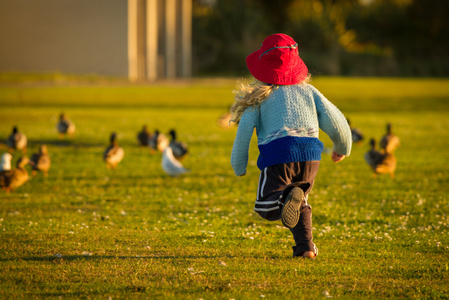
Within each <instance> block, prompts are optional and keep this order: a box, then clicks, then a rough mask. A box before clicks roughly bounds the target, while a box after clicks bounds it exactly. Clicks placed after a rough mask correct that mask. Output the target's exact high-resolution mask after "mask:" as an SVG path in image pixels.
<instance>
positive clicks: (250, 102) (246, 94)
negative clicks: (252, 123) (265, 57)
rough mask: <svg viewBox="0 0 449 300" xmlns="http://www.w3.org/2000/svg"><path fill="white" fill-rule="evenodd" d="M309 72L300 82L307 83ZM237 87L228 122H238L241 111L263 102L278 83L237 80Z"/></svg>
mask: <svg viewBox="0 0 449 300" xmlns="http://www.w3.org/2000/svg"><path fill="white" fill-rule="evenodd" d="M310 77H311V76H310V74H308V75H307V77H306V78H305V79H304V80H303V81H302V82H301V83H307V82H309V81H310ZM237 85H238V87H239V89H238V90H235V91H234V94H235V97H234V99H235V102H234V104H233V105H232V106H231V114H232V117H231V120H230V121H229V123H230V122H235V123H237V124H238V123H239V122H240V118H241V117H242V115H243V112H244V111H245V109H247V108H248V107H257V106H259V105H260V104H261V103H262V102H264V101H265V100H266V99H267V98H268V96H270V95H271V93H272V92H273V91H275V90H276V89H277V88H278V87H279V85H276V84H268V83H265V82H262V81H260V80H257V79H256V80H255V82H254V83H248V82H246V81H245V80H239V81H238V82H237Z"/></svg>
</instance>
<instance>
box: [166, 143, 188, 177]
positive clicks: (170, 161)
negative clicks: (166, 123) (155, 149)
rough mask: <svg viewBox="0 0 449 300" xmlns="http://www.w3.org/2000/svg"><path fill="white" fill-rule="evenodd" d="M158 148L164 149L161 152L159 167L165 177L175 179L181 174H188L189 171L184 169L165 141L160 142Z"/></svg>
mask: <svg viewBox="0 0 449 300" xmlns="http://www.w3.org/2000/svg"><path fill="white" fill-rule="evenodd" d="M160 147H161V148H163V149H164V150H163V151H162V162H161V166H162V169H163V170H164V172H165V173H166V174H167V175H169V176H171V177H177V176H179V175H181V174H185V173H188V172H190V170H189V169H186V168H184V166H183V165H182V163H181V162H180V161H179V160H178V159H176V157H175V156H174V155H173V149H172V148H171V147H170V145H169V143H168V142H167V141H162V143H161V145H160Z"/></svg>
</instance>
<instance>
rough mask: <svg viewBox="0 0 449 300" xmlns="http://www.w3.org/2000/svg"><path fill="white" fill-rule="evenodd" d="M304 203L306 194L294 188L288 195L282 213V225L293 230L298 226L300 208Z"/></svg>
mask: <svg viewBox="0 0 449 300" xmlns="http://www.w3.org/2000/svg"><path fill="white" fill-rule="evenodd" d="M303 202H304V192H303V190H302V189H300V188H299V187H294V188H292V189H291V191H290V193H288V196H287V198H286V199H285V202H284V207H283V208H282V212H281V220H282V224H284V226H285V227H287V228H293V227H295V226H296V224H298V221H299V216H300V208H301V205H302V203H303Z"/></svg>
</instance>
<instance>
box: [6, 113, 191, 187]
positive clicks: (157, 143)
mask: <svg viewBox="0 0 449 300" xmlns="http://www.w3.org/2000/svg"><path fill="white" fill-rule="evenodd" d="M56 128H57V131H58V133H59V135H60V138H64V137H66V136H73V134H74V133H75V130H76V127H75V124H74V123H73V122H72V121H71V120H69V119H68V118H67V116H66V115H65V114H64V113H62V114H60V116H59V121H58V124H57V126H56ZM169 136H170V138H168V137H167V136H166V135H165V134H163V133H160V132H159V131H158V130H156V131H155V132H154V133H150V132H149V131H148V129H147V127H146V126H145V125H144V126H143V128H142V130H141V131H140V132H138V134H137V140H138V143H139V145H140V146H142V147H148V148H149V149H150V151H151V152H152V153H157V152H160V153H162V160H161V166H162V169H163V170H164V171H165V173H167V174H168V175H170V176H178V175H180V174H183V173H187V172H189V171H190V170H189V169H186V168H184V167H183V165H182V163H181V160H183V159H184V158H185V157H186V156H187V154H188V146H187V144H186V143H185V142H181V141H178V140H177V136H176V131H175V130H174V129H172V130H170V132H169ZM27 144H28V140H27V137H26V135H25V134H24V133H23V132H20V131H19V130H18V128H17V126H14V127H13V129H12V132H11V134H10V135H9V137H8V138H7V140H6V146H7V147H8V152H5V153H3V154H2V156H1V161H0V188H1V189H3V190H5V191H6V192H7V193H9V192H10V191H13V190H14V189H16V188H18V187H19V186H21V185H23V184H24V183H26V182H27V181H28V179H29V174H28V171H27V169H26V166H27V165H29V166H31V175H32V176H35V175H36V173H37V172H42V173H43V175H44V176H45V177H47V176H48V171H49V169H50V165H51V160H50V157H49V155H48V150H47V146H46V145H44V144H43V145H41V146H40V148H39V151H38V152H37V153H33V154H32V155H31V156H30V158H28V156H26V155H25V154H26V151H27ZM16 152H21V153H22V156H21V157H20V158H19V159H18V160H17V163H16V167H15V168H12V167H11V160H12V158H13V156H12V154H14V153H16ZM124 156H125V151H124V149H123V148H122V147H121V146H120V145H119V144H118V143H117V134H116V133H115V132H113V133H112V134H111V136H110V144H109V145H108V146H107V148H106V149H105V151H104V152H103V160H104V162H105V163H106V167H107V168H109V169H115V168H117V165H118V164H119V163H120V162H121V161H122V160H123V158H124Z"/></svg>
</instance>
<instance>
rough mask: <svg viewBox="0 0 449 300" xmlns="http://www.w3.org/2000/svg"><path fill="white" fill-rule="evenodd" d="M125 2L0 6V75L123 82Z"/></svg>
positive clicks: (28, 1)
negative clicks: (14, 73)
mask: <svg viewBox="0 0 449 300" xmlns="http://www.w3.org/2000/svg"><path fill="white" fill-rule="evenodd" d="M127 26H128V24H127V0H0V72H10V71H19V72H63V73H72V74H98V75H110V76H123V77H127V76H128V54H127V47H128V37H127Z"/></svg>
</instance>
